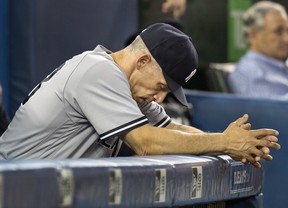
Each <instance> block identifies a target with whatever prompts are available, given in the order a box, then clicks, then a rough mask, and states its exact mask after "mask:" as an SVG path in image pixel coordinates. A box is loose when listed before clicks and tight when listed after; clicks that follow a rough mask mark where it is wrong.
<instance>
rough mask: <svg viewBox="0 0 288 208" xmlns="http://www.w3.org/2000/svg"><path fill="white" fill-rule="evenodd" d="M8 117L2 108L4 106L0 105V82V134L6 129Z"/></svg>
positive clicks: (0, 87) (0, 92)
mask: <svg viewBox="0 0 288 208" xmlns="http://www.w3.org/2000/svg"><path fill="white" fill-rule="evenodd" d="M9 122H10V120H9V118H8V116H7V114H6V112H5V110H4V107H3V105H2V86H1V84H0V136H1V135H2V134H3V132H4V131H5V130H6V129H7V127H8V125H9Z"/></svg>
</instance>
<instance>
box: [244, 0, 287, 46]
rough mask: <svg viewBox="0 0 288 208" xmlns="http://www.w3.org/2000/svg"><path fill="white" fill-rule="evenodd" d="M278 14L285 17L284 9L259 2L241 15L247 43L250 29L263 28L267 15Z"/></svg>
mask: <svg viewBox="0 0 288 208" xmlns="http://www.w3.org/2000/svg"><path fill="white" fill-rule="evenodd" d="M272 12H280V13H283V14H285V15H287V13H286V10H285V8H284V7H283V6H282V5H281V4H278V3H275V2H272V1H260V2H258V3H255V4H254V5H252V6H251V7H250V8H249V9H248V10H247V11H246V12H245V13H244V15H243V32H244V39H245V40H246V42H248V33H249V32H250V31H251V30H252V29H261V28H263V27H264V20H265V17H266V15H267V14H269V13H272Z"/></svg>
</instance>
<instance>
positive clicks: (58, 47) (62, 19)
mask: <svg viewBox="0 0 288 208" xmlns="http://www.w3.org/2000/svg"><path fill="white" fill-rule="evenodd" d="M10 4H11V14H10V19H11V24H10V33H11V37H10V72H11V73H10V77H9V80H10V82H9V87H10V89H11V90H10V94H9V95H10V97H9V100H10V103H11V105H10V109H9V114H10V115H11V116H12V115H14V113H15V111H16V110H17V109H18V107H19V104H20V103H21V102H22V100H23V99H24V98H25V97H26V95H27V93H29V92H30V91H31V90H32V89H33V87H34V86H35V85H36V84H37V83H38V82H40V81H41V80H42V79H43V78H44V77H45V76H46V75H47V74H49V73H50V72H51V71H53V70H54V69H55V68H56V67H57V66H59V65H60V64H62V63H63V62H64V61H65V60H66V59H69V58H71V57H72V56H74V55H76V54H78V53H81V52H83V51H85V50H92V49H94V48H95V47H96V45H97V44H102V45H104V46H105V47H107V48H108V49H110V50H112V51H115V50H118V49H120V48H121V47H122V46H124V43H125V41H126V39H127V37H128V36H130V35H131V34H132V33H134V32H135V31H137V30H138V0H130V1H125V0H97V1H95V0H82V1H78V0H61V1H59V0H26V1H17V0H10Z"/></svg>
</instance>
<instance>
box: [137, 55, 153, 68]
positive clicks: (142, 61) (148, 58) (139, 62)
mask: <svg viewBox="0 0 288 208" xmlns="http://www.w3.org/2000/svg"><path fill="white" fill-rule="evenodd" d="M150 62H151V55H149V54H145V55H142V56H140V57H139V58H138V60H137V69H141V68H143V67H144V66H145V65H146V64H148V63H150Z"/></svg>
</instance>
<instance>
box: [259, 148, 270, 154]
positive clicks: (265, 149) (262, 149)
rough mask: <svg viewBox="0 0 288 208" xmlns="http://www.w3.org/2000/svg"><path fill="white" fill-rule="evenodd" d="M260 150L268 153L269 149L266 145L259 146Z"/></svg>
mask: <svg viewBox="0 0 288 208" xmlns="http://www.w3.org/2000/svg"><path fill="white" fill-rule="evenodd" d="M260 150H261V151H262V152H263V154H269V153H270V149H269V148H268V147H261V148H260Z"/></svg>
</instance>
